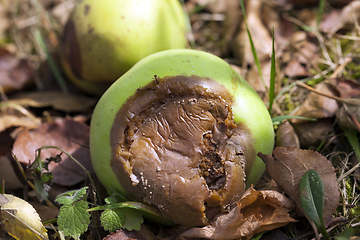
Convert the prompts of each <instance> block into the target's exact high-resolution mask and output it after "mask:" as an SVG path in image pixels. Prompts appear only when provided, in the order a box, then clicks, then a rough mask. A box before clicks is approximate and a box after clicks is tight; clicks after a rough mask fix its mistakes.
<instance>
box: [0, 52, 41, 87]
mask: <svg viewBox="0 0 360 240" xmlns="http://www.w3.org/2000/svg"><path fill="white" fill-rule="evenodd" d="M33 75H34V70H33V69H32V68H31V67H30V65H29V63H28V62H27V60H25V59H20V58H18V57H17V56H16V55H15V54H12V53H10V52H9V51H8V50H6V49H5V48H3V47H0V86H1V87H2V88H3V90H4V91H5V92H6V93H8V92H11V91H14V90H19V89H22V88H23V87H24V86H25V84H27V83H28V82H29V81H30V80H31V79H32V77H33Z"/></svg>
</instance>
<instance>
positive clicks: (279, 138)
mask: <svg viewBox="0 0 360 240" xmlns="http://www.w3.org/2000/svg"><path fill="white" fill-rule="evenodd" d="M276 146H277V147H283V146H289V147H295V148H299V147H300V141H299V137H298V136H297V134H296V132H295V129H294V127H293V126H292V125H291V124H290V123H289V122H288V121H285V122H283V123H282V124H280V126H279V127H278V129H277V131H276Z"/></svg>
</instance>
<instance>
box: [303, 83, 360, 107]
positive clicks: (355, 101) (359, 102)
mask: <svg viewBox="0 0 360 240" xmlns="http://www.w3.org/2000/svg"><path fill="white" fill-rule="evenodd" d="M296 84H297V85H299V86H301V87H304V88H306V89H308V90H310V91H312V92H314V93H316V94H319V95H321V96H324V97H327V98H331V99H334V100H336V101H338V102H340V103H343V104H349V105H354V106H360V100H359V99H354V98H340V97H336V96H332V95H330V94H327V93H322V92H320V91H318V90H316V89H314V88H312V87H310V86H309V85H306V84H305V83H302V82H300V81H296Z"/></svg>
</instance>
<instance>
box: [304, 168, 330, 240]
mask: <svg viewBox="0 0 360 240" xmlns="http://www.w3.org/2000/svg"><path fill="white" fill-rule="evenodd" d="M299 190H300V204H301V207H302V209H303V211H304V213H305V215H306V216H307V217H308V218H309V219H310V220H311V221H313V222H314V224H315V226H316V227H317V229H318V230H319V232H320V233H321V234H322V235H323V237H324V238H325V239H328V240H330V238H329V235H328V233H327V232H326V228H325V224H324V218H323V210H324V185H323V182H322V180H321V178H320V176H319V174H318V172H317V171H316V170H314V169H310V170H308V171H307V172H306V173H305V174H304V176H303V177H302V178H301V181H300V185H299Z"/></svg>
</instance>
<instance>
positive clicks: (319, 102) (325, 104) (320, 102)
mask: <svg viewBox="0 0 360 240" xmlns="http://www.w3.org/2000/svg"><path fill="white" fill-rule="evenodd" d="M315 89H316V90H317V91H319V92H323V93H326V94H329V95H335V94H336V93H335V92H334V91H333V90H332V89H331V87H330V86H329V85H328V84H326V83H325V82H321V83H319V84H317V85H316V87H315ZM338 110H339V105H338V103H337V102H336V100H333V99H330V98H327V97H323V96H321V95H319V94H317V93H314V92H311V93H309V95H308V97H307V98H306V100H305V101H304V102H303V103H302V104H301V105H300V107H299V109H298V110H297V111H296V112H295V113H293V114H294V115H296V116H303V117H308V118H328V117H333V116H335V114H336V112H337V111H338ZM304 121H305V120H301V119H292V120H291V122H292V123H300V122H304Z"/></svg>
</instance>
